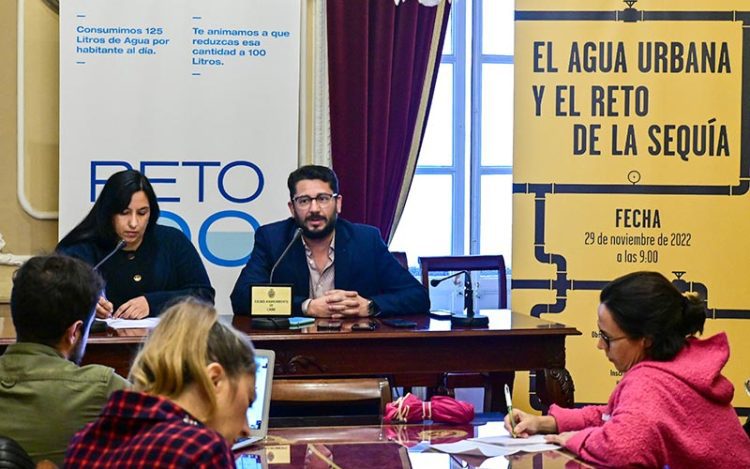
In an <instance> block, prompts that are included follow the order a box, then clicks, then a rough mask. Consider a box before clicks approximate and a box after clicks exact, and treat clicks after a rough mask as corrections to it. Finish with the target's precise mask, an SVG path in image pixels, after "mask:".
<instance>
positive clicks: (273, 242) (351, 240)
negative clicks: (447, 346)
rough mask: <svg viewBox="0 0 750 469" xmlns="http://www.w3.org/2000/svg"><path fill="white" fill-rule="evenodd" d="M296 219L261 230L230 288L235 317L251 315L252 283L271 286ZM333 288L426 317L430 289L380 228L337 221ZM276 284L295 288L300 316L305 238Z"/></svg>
mask: <svg viewBox="0 0 750 469" xmlns="http://www.w3.org/2000/svg"><path fill="white" fill-rule="evenodd" d="M296 228H297V224H296V223H295V221H294V220H293V219H292V218H288V219H286V220H283V221H278V222H275V223H271V224H268V225H264V226H261V227H260V228H258V230H257V231H256V232H255V246H254V247H253V252H252V253H251V254H250V259H249V260H248V261H247V265H245V267H244V268H243V269H242V272H241V273H240V276H239V278H238V279H237V282H236V283H235V284H234V290H232V296H231V298H232V310H233V311H234V314H238V315H243V316H246V315H248V314H250V285H254V284H264V283H265V284H267V283H269V275H270V273H271V268H273V265H274V263H275V262H276V261H277V260H278V259H279V257H280V256H281V253H282V252H283V251H284V248H285V247H286V246H287V244H288V243H289V241H291V240H292V237H293V236H294V231H295V230H296ZM334 251H335V257H334V268H335V276H334V285H335V287H336V288H337V289H341V290H350V291H356V292H358V293H359V295H360V296H362V297H363V298H368V299H371V300H373V302H374V303H375V305H376V306H377V309H378V310H379V311H380V312H381V313H383V314H409V313H427V312H428V311H429V310H430V299H429V296H428V294H427V290H426V289H425V288H424V287H423V286H422V285H421V284H420V283H419V282H418V281H417V279H415V278H414V276H413V275H411V274H410V273H409V271H407V270H406V269H404V268H403V267H401V265H400V264H399V263H398V261H396V259H395V258H394V257H393V255H391V253H390V252H388V248H387V247H386V245H385V243H384V242H383V240H382V238H381V237H380V233H379V232H378V230H377V228H375V227H373V226H369V225H360V224H354V223H350V222H348V221H346V220H342V219H341V218H339V219H338V221H337V222H336V235H335V241H334ZM273 282H274V283H291V284H293V285H294V300H293V302H294V304H293V306H292V314H293V315H295V316H301V315H302V302H303V301H305V300H306V299H307V298H309V295H310V271H309V270H308V267H307V257H306V256H305V247H304V246H303V244H302V239H298V240H297V241H296V242H295V243H294V244H293V245H292V247H291V249H289V252H288V253H287V255H286V257H285V258H284V259H282V261H281V263H280V264H279V266H278V267H276V271H275V272H274V275H273Z"/></svg>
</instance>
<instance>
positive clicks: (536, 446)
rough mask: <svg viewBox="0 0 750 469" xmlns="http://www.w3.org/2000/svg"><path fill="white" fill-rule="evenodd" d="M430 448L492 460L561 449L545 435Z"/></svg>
mask: <svg viewBox="0 0 750 469" xmlns="http://www.w3.org/2000/svg"><path fill="white" fill-rule="evenodd" d="M430 448H434V449H436V450H438V451H442V452H444V453H450V454H465V455H471V456H484V457H490V458H491V457H496V456H509V455H511V454H515V453H518V452H520V451H524V452H527V453H536V452H539V451H551V450H556V449H560V446H558V445H555V444H552V443H547V442H546V441H545V440H544V435H534V436H531V437H529V438H512V437H511V436H510V435H502V436H486V437H482V438H471V439H468V440H463V441H458V442H456V443H445V444H438V445H430Z"/></svg>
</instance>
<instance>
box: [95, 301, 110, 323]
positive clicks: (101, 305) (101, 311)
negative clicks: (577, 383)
mask: <svg viewBox="0 0 750 469" xmlns="http://www.w3.org/2000/svg"><path fill="white" fill-rule="evenodd" d="M113 309H114V306H113V305H112V303H111V302H110V301H107V299H106V298H104V297H103V296H100V297H99V301H98V302H97V303H96V317H97V318H101V319H107V318H109V317H112V310H113Z"/></svg>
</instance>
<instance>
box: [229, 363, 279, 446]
mask: <svg viewBox="0 0 750 469" xmlns="http://www.w3.org/2000/svg"><path fill="white" fill-rule="evenodd" d="M274 358H275V354H274V352H273V350H255V364H256V371H255V402H253V404H252V405H251V406H250V407H248V408H247V411H246V412H245V415H246V418H247V425H248V427H250V436H249V437H247V438H239V439H237V441H236V442H235V443H234V445H232V449H233V450H237V449H240V448H244V447H246V446H249V445H251V444H253V443H255V442H257V441H260V440H262V439H263V438H265V437H266V434H267V433H268V410H269V408H270V407H271V383H272V382H273V365H274Z"/></svg>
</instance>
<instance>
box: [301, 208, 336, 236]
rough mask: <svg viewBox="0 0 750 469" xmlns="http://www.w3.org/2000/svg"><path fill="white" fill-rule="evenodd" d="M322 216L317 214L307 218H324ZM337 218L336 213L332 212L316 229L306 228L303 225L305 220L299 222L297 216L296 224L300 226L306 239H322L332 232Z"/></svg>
mask: <svg viewBox="0 0 750 469" xmlns="http://www.w3.org/2000/svg"><path fill="white" fill-rule="evenodd" d="M324 218H325V217H323V216H317V217H311V218H308V219H318V220H319V219H324ZM337 219H338V214H337V213H336V212H333V215H331V218H329V219H328V222H327V223H326V224H325V225H324V226H323V228H321V229H320V230H318V231H311V230H309V229H308V228H307V226H306V225H305V223H304V222H305V221H307V220H304V221H303V222H300V220H299V218H298V219H297V225H298V226H299V227H300V228H302V235H303V236H304V237H305V238H307V239H323V238H325V237H326V236H328V235H329V234H331V233H333V229H334V228H336V220H337Z"/></svg>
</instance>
